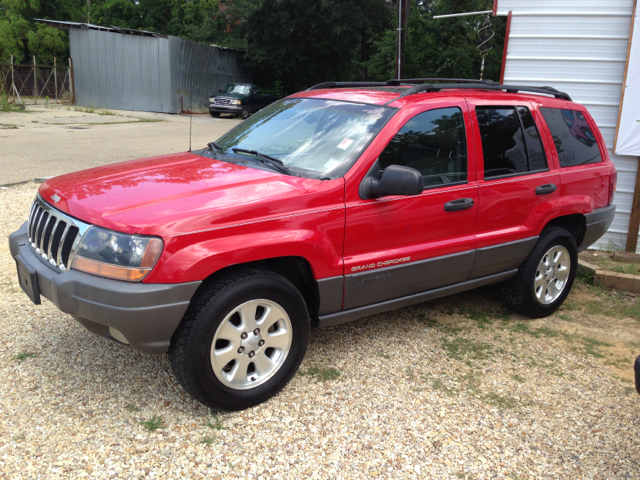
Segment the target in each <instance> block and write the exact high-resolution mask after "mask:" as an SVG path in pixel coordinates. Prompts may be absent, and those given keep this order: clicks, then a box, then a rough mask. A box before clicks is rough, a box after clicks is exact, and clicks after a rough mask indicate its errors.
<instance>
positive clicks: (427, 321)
mask: <svg viewBox="0 0 640 480" xmlns="http://www.w3.org/2000/svg"><path fill="white" fill-rule="evenodd" d="M416 320H418V321H419V322H420V323H423V324H424V325H426V326H427V327H429V328H434V327H437V326H438V320H436V319H435V318H431V317H427V316H426V315H425V314H424V313H419V314H418V316H417V317H416Z"/></svg>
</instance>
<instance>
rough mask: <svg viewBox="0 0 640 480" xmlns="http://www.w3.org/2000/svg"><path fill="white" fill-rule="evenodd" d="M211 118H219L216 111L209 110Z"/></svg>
mask: <svg viewBox="0 0 640 480" xmlns="http://www.w3.org/2000/svg"><path fill="white" fill-rule="evenodd" d="M209 113H210V114H211V116H212V117H213V118H219V117H220V114H219V113H218V112H209Z"/></svg>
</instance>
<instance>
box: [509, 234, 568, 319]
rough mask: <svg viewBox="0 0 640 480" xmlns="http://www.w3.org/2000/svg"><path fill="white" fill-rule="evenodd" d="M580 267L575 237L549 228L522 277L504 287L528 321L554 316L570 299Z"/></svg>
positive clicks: (525, 267)
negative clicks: (529, 318)
mask: <svg viewBox="0 0 640 480" xmlns="http://www.w3.org/2000/svg"><path fill="white" fill-rule="evenodd" d="M577 264H578V250H577V248H576V242H575V239H574V238H573V236H572V235H571V234H570V233H569V232H568V231H567V230H565V229H564V228H560V227H555V226H549V227H547V228H545V230H544V231H543V232H542V234H541V235H540V239H539V240H538V242H537V243H536V245H535V247H534V248H533V250H532V251H531V253H530V254H529V256H528V257H527V259H526V260H525V261H524V262H523V263H522V265H520V268H519V269H518V274H517V275H516V276H515V277H514V278H513V279H511V280H509V281H507V282H506V283H505V284H504V293H505V299H506V301H507V303H508V304H509V305H510V306H511V308H513V309H514V310H515V311H517V312H518V313H521V314H522V315H526V316H527V317H531V318H540V317H546V316H548V315H551V314H552V313H553V312H555V311H556V310H557V309H558V308H560V306H561V305H562V303H563V302H564V300H565V299H566V298H567V295H569V291H570V290H571V286H572V285H573V281H574V279H575V276H576V270H577Z"/></svg>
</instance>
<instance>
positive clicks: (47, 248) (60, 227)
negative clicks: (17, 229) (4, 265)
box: [27, 195, 91, 272]
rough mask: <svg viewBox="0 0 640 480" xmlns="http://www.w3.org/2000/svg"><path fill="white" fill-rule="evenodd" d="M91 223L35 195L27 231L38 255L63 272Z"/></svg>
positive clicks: (32, 246)
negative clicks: (54, 206) (68, 213)
mask: <svg viewBox="0 0 640 480" xmlns="http://www.w3.org/2000/svg"><path fill="white" fill-rule="evenodd" d="M90 226H91V225H89V224H86V223H84V222H81V221H79V220H76V219H75V218H72V217H70V216H68V215H66V214H64V213H62V212H60V211H58V210H56V209H55V208H53V207H52V206H51V205H49V204H48V203H47V202H45V201H44V200H43V199H42V197H40V195H38V196H37V197H36V199H35V200H34V202H33V205H32V206H31V211H30V212H29V222H28V223H27V234H28V235H29V243H30V244H31V248H33V249H34V250H35V252H36V254H37V256H38V258H40V259H41V260H42V261H43V262H45V263H47V264H49V265H50V266H52V267H54V268H56V269H57V270H59V271H61V272H64V271H65V270H68V269H69V266H70V264H71V261H72V260H73V255H74V254H75V252H76V249H77V248H78V244H79V243H80V239H81V238H82V236H83V235H84V233H85V232H86V231H87V229H88V228H89V227H90Z"/></svg>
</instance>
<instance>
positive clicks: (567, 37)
mask: <svg viewBox="0 0 640 480" xmlns="http://www.w3.org/2000/svg"><path fill="white" fill-rule="evenodd" d="M510 11H511V12H512V16H511V19H510V22H509V23H510V31H509V32H508V33H507V35H508V43H507V53H506V62H505V65H504V67H503V68H504V79H503V83H504V84H507V85H508V84H519V85H531V86H546V85H549V86H552V87H554V88H557V89H558V90H561V91H564V92H567V93H568V94H569V95H570V96H571V97H572V98H573V100H574V101H576V102H578V103H581V104H583V105H585V106H586V107H587V109H588V110H589V112H590V113H591V115H592V116H593V118H594V119H595V121H596V123H597V124H598V127H599V128H600V130H601V132H602V135H603V137H604V139H605V142H606V144H607V148H608V149H609V154H610V155H611V159H612V160H613V162H614V163H615V165H616V168H617V170H618V188H617V190H616V198H615V202H614V203H615V204H616V205H617V211H616V217H615V219H614V221H613V224H612V225H611V228H610V229H609V231H608V232H607V233H606V234H605V236H604V237H602V238H601V239H600V241H599V242H598V243H597V244H596V245H595V247H600V248H611V247H614V246H615V247H617V248H621V249H624V248H625V245H626V241H627V232H628V229H629V219H630V214H631V208H632V203H633V198H634V185H635V183H636V173H637V170H638V161H639V158H638V157H633V156H622V155H614V154H613V152H612V148H613V145H614V140H615V135H616V125H617V122H618V114H619V110H620V102H621V93H622V85H623V80H624V75H625V65H626V63H627V54H628V51H629V45H630V41H629V39H630V34H631V25H632V15H633V13H634V0H562V1H558V0H496V1H495V3H494V12H495V13H496V14H497V15H500V16H503V15H504V16H507V15H508V14H509V12H510ZM637 35H640V32H637ZM637 251H639V252H640V248H639V249H637Z"/></svg>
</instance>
